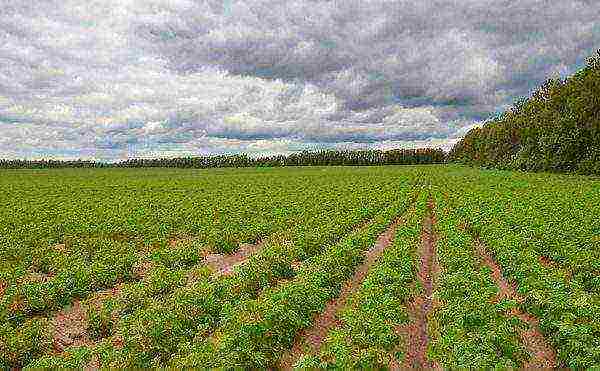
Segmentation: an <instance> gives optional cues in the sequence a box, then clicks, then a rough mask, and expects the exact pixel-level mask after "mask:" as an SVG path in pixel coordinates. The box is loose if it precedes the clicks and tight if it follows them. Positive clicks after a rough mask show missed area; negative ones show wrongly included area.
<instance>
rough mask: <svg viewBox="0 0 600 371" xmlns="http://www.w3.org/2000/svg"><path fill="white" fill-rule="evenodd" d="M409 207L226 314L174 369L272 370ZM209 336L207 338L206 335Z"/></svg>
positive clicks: (397, 208) (392, 210) (396, 208)
mask: <svg viewBox="0 0 600 371" xmlns="http://www.w3.org/2000/svg"><path fill="white" fill-rule="evenodd" d="M408 204H409V202H408V201H407V200H403V201H401V202H399V203H398V202H396V203H390V206H389V208H388V209H387V210H385V211H384V212H382V213H381V214H380V215H378V216H377V217H376V218H375V219H374V221H373V222H372V223H371V224H370V225H368V226H367V227H365V228H363V229H360V230H357V231H354V232H352V233H351V234H350V235H349V236H348V237H346V238H344V239H342V240H341V241H340V242H339V243H337V244H335V245H331V246H328V247H327V248H326V249H325V250H324V251H323V252H322V253H320V254H318V255H315V256H313V257H311V258H309V259H307V260H306V261H305V262H304V264H303V265H302V267H301V268H300V269H299V271H298V273H297V274H296V275H295V276H294V278H293V279H291V280H289V281H285V282H282V283H280V284H279V285H277V286H274V287H271V288H269V289H267V290H265V291H263V292H262V293H261V294H260V295H259V296H258V297H257V298H256V299H248V300H244V301H241V302H239V303H238V304H236V305H235V306H234V307H232V309H231V310H230V311H226V312H225V316H224V318H222V320H221V321H220V323H219V326H218V328H217V329H216V330H215V331H214V332H213V334H212V335H211V336H210V337H208V338H206V337H205V336H199V337H196V338H195V339H194V340H192V341H189V342H186V343H183V344H181V345H180V347H179V350H178V352H177V354H175V355H174V356H172V357H171V359H170V361H169V365H170V366H172V367H225V368H229V367H258V368H261V367H273V366H276V364H277V363H278V361H279V357H280V356H281V354H282V353H283V352H284V351H286V350H288V349H289V348H290V347H291V346H292V344H293V342H294V339H295V337H296V335H297V334H298V333H299V331H300V330H302V329H303V328H306V327H308V326H310V325H311V323H312V321H313V318H314V315H315V314H317V313H319V312H321V311H322V310H323V309H324V307H325V304H326V303H327V302H328V301H329V300H332V299H334V298H335V297H337V296H338V295H339V292H340V289H341V286H342V285H343V283H344V282H345V281H346V280H347V279H348V278H349V277H350V276H351V275H352V273H353V272H354V270H355V268H356V267H357V266H358V265H359V264H360V262H361V261H362V260H363V259H364V252H365V251H366V250H367V249H368V248H370V247H371V246H372V245H373V244H374V243H375V240H376V239H377V237H378V235H379V234H380V233H382V232H383V231H384V230H385V229H386V228H387V227H388V225H389V224H390V223H391V221H392V220H393V219H394V218H395V217H397V216H398V215H399V214H402V213H403V212H404V211H405V210H406V209H407V205H408ZM201 335H204V334H201Z"/></svg>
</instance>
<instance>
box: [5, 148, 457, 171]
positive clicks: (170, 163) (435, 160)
mask: <svg viewBox="0 0 600 371" xmlns="http://www.w3.org/2000/svg"><path fill="white" fill-rule="evenodd" d="M445 161H446V153H445V152H444V151H443V150H441V149H433V148H421V149H394V150H388V151H381V150H361V151H333V150H323V151H302V152H299V153H292V154H289V155H274V156H265V157H258V158H253V157H250V156H248V155H247V154H236V155H218V156H202V157H177V158H153V159H143V158H139V159H129V160H125V161H121V162H116V163H105V162H93V161H82V160H76V161H56V160H37V161H29V160H1V159H0V168H4V169H48V168H75V167H77V168H107V167H116V168H139V167H169V168H196V169H206V168H224V167H278V166H352V165H354V166H360V165H416V164H439V163H444V162H445Z"/></svg>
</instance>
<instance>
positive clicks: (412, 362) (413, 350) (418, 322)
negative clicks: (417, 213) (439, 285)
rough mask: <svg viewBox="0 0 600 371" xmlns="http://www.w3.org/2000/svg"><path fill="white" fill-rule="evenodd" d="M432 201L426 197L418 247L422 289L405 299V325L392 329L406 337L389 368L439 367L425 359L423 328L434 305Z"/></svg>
mask: <svg viewBox="0 0 600 371" xmlns="http://www.w3.org/2000/svg"><path fill="white" fill-rule="evenodd" d="M434 208H435V205H434V204H433V201H432V200H431V199H430V200H429V210H430V212H431V214H430V215H429V216H427V217H426V218H425V220H424V221H423V228H422V231H421V244H420V247H419V256H420V265H419V271H418V273H417V280H418V281H419V282H420V284H421V286H422V287H423V293H422V294H421V295H419V296H418V297H416V298H414V299H413V300H411V301H410V302H409V303H407V305H406V306H407V310H408V315H409V319H410V322H409V324H408V325H407V326H402V327H398V328H397V329H396V331H397V332H398V333H399V334H400V335H401V336H403V337H404V338H405V339H406V352H405V354H406V357H405V358H404V362H403V364H402V366H400V365H399V364H398V363H397V361H396V360H394V361H393V363H392V364H390V368H391V369H400V368H439V366H438V365H437V364H435V363H434V362H431V361H429V360H427V346H428V344H429V334H428V331H427V323H428V317H429V316H430V315H431V313H433V310H434V309H435V304H437V302H436V301H434V298H433V293H434V291H435V285H436V281H437V278H436V277H437V276H438V275H439V272H440V265H439V262H438V259H437V256H436V236H435V233H434V231H433V226H434V225H435V223H436V218H435V215H434V212H433V210H434Z"/></svg>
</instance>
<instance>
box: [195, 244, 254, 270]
mask: <svg viewBox="0 0 600 371" xmlns="http://www.w3.org/2000/svg"><path fill="white" fill-rule="evenodd" d="M264 244H265V241H264V240H261V241H259V242H258V243H256V244H250V243H243V244H241V245H240V247H239V248H238V249H237V251H236V252H235V253H233V254H231V255H223V254H208V255H206V256H205V257H204V263H205V264H206V265H208V266H209V267H211V268H212V269H213V270H214V271H215V275H216V276H229V275H231V274H233V272H234V268H235V266H237V265H239V264H242V263H243V262H244V261H246V260H247V259H248V258H249V257H250V255H252V254H255V253H256V252H258V251H259V250H260V249H261V248H262V247H263V246H264Z"/></svg>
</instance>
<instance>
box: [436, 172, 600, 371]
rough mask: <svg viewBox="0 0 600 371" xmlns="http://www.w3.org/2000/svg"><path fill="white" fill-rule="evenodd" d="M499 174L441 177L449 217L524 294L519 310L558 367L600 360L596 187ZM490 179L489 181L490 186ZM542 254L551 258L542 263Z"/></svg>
mask: <svg viewBox="0 0 600 371" xmlns="http://www.w3.org/2000/svg"><path fill="white" fill-rule="evenodd" d="M504 174H505V173H503V172H498V173H496V172H489V173H488V174H487V175H488V176H487V177H478V178H477V179H471V180H470V181H468V180H465V179H461V181H460V183H459V182H458V181H457V180H453V179H448V178H446V179H445V182H446V183H447V184H450V185H451V186H450V187H449V188H446V189H445V191H446V192H447V193H446V194H447V195H448V197H449V202H450V204H451V205H452V209H453V212H454V213H455V217H456V218H457V219H460V220H461V221H465V222H467V223H468V224H469V225H470V227H471V228H470V231H471V233H472V235H474V236H478V237H479V238H480V239H481V240H482V241H483V242H484V243H485V244H486V245H487V246H488V247H489V248H490V250H491V251H490V252H491V253H492V255H493V256H494V257H495V259H496V260H497V262H498V263H499V264H500V265H501V267H502V269H503V271H504V273H505V275H506V276H507V278H509V279H510V280H513V281H514V282H515V283H516V284H517V285H518V288H519V294H520V295H522V296H523V297H524V298H525V301H524V302H523V303H522V304H519V306H520V308H521V309H522V310H523V311H524V312H527V313H530V314H532V315H534V316H536V317H537V318H539V319H540V325H539V326H540V329H541V331H542V332H543V333H544V335H545V336H546V337H547V338H548V339H549V340H550V341H551V343H552V345H553V346H554V347H555V348H556V350H557V355H558V360H559V362H560V363H561V364H562V365H563V366H568V367H574V368H582V367H590V366H594V365H598V364H600V318H599V317H598V315H597V314H598V313H600V294H599V286H598V284H599V283H600V282H599V281H598V276H597V275H596V273H594V272H595V270H596V269H597V267H596V266H597V264H598V260H597V258H596V255H595V254H597V253H598V251H599V250H598V242H597V240H596V239H597V237H598V231H599V229H598V228H599V227H600V225H599V224H598V223H599V221H598V218H597V215H598V211H595V210H597V203H594V204H593V203H592V201H593V200H594V199H597V198H598V190H597V189H595V188H594V187H593V186H592V187H591V185H590V184H588V183H582V184H577V183H576V182H575V181H569V180H566V179H563V178H558V179H553V180H552V181H551V180H550V179H544V178H542V179H536V178H534V177H531V176H527V177H526V176H521V177H522V178H521V179H518V178H517V179H515V178H516V176H515V177H513V178H511V179H509V180H503V179H502V178H501V176H503V175H504ZM491 184H494V186H493V187H492V186H491ZM544 257H551V258H552V259H555V260H556V262H554V264H553V263H551V264H548V263H547V262H545V260H544Z"/></svg>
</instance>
